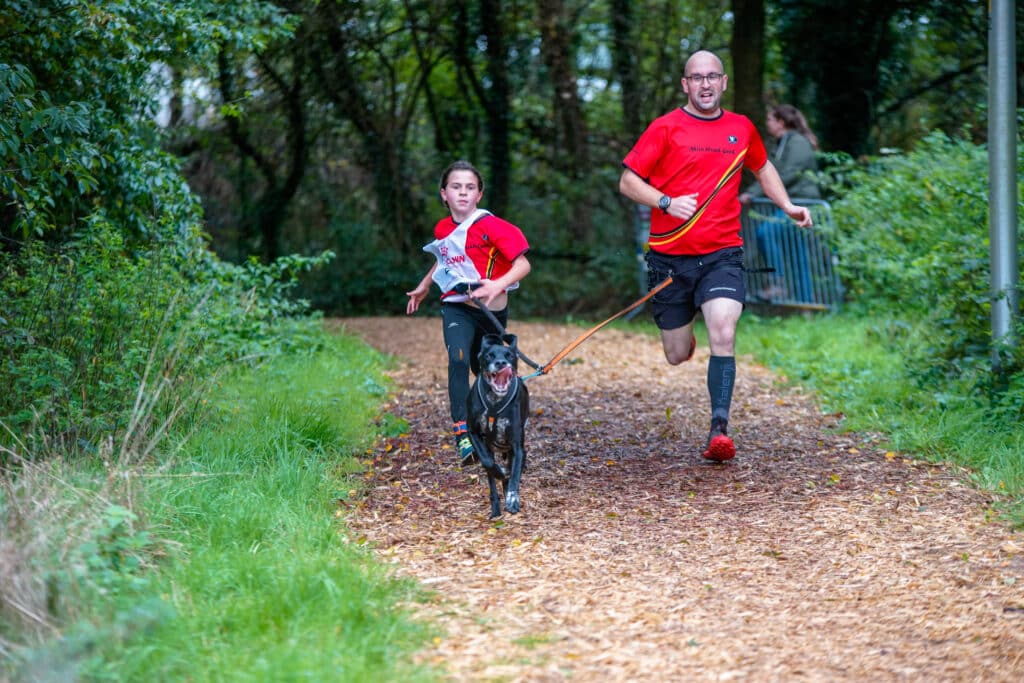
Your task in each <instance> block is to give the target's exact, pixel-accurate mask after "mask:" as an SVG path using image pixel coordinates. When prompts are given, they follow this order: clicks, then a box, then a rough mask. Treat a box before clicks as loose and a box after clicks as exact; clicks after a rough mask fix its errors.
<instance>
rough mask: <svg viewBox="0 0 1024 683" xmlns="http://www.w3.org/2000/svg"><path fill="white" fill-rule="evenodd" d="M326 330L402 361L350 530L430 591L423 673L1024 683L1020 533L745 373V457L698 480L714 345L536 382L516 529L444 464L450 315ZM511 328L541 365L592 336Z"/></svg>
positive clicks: (737, 416)
mask: <svg viewBox="0 0 1024 683" xmlns="http://www.w3.org/2000/svg"><path fill="white" fill-rule="evenodd" d="M330 325H332V326H333V327H334V328H335V329H340V330H344V331H345V332H346V333H348V334H355V335H359V336H361V337H362V338H364V339H365V340H366V341H367V342H368V343H369V344H371V345H372V346H374V347H376V348H378V349H380V350H381V351H384V352H386V353H388V354H393V355H395V357H396V358H397V363H396V367H395V369H394V371H393V372H392V373H391V374H392V376H393V378H394V380H395V383H396V391H395V393H394V394H393V396H392V397H391V398H390V399H389V400H388V402H387V404H386V405H385V406H382V410H383V411H384V412H389V413H392V414H394V415H397V416H399V417H402V418H404V419H405V420H407V421H408V422H409V430H408V433H406V434H403V435H401V436H398V437H395V438H389V439H387V440H385V441H382V442H380V443H378V444H377V445H376V446H375V449H374V452H373V455H372V458H371V460H372V465H371V468H370V470H369V471H368V472H367V474H366V477H367V480H368V489H367V494H366V496H365V497H364V498H363V499H362V500H361V501H360V502H359V503H358V504H357V505H355V506H353V507H352V508H351V509H350V510H349V511H348V513H347V514H346V515H345V519H346V520H347V527H348V532H347V533H349V534H351V537H352V538H353V540H354V541H356V540H358V541H360V542H368V543H370V544H372V546H373V547H374V548H375V549H376V552H377V553H378V554H379V556H380V558H381V559H382V560H384V561H385V562H391V563H393V564H394V567H395V570H396V571H397V572H398V573H399V574H401V575H404V576H408V577H413V578H415V579H416V580H417V581H419V582H420V583H421V584H422V585H423V586H425V587H427V588H429V589H430V590H432V591H433V593H432V595H433V599H432V600H431V601H430V602H428V603H426V604H422V605H417V606H415V609H416V610H417V611H418V613H419V614H420V615H422V616H423V617H424V618H429V619H432V620H435V621H436V623H438V624H440V626H441V627H442V628H443V633H439V634H438V637H437V638H436V639H435V640H434V642H433V645H432V647H431V648H430V649H429V651H426V652H424V653H422V657H423V659H424V660H425V661H429V662H432V663H435V664H438V665H440V666H442V667H443V668H444V669H445V670H446V671H447V672H449V676H450V680H453V681H602V682H605V681H629V682H638V681H733V680H740V681H985V682H990V681H1008V682H1009V681H1021V680H1024V536H1022V535H1021V534H1020V533H1017V532H1014V531H1012V530H1011V529H1009V528H1008V527H1007V526H1006V525H1005V524H1003V523H1002V522H1000V521H999V520H998V519H996V518H995V516H994V514H993V513H992V510H991V507H990V504H991V501H990V500H988V499H987V498H986V496H985V495H984V494H982V493H979V492H978V491H976V490H974V489H973V488H972V487H970V486H969V485H968V484H967V483H966V478H965V474H964V473H963V472H961V471H957V470H956V469H954V468H952V467H948V466H938V465H930V464H926V463H923V462H917V461H914V460H911V459H908V458H905V457H903V456H902V455H901V454H895V453H891V452H886V451H885V450H883V449H882V448H881V447H879V445H878V444H879V441H878V439H877V438H875V437H872V436H870V435H867V436H865V435H852V434H841V433H837V431H836V430H834V429H831V427H834V426H835V422H836V419H837V418H835V417H833V416H826V415H822V414H820V412H819V411H818V410H816V408H815V407H814V404H813V402H812V400H811V398H810V397H808V396H806V395H802V394H801V393H799V392H797V391H794V390H792V389H788V388H783V387H782V386H781V384H780V383H779V382H778V378H777V377H776V376H774V375H773V374H772V373H771V372H769V371H768V370H766V369H765V368H763V367H761V366H758V365H756V364H755V363H754V362H753V361H752V360H751V359H749V358H742V357H741V358H739V359H738V363H737V364H738V372H737V383H736V389H735V394H734V402H733V411H732V420H731V430H730V431H731V434H732V436H733V437H734V439H735V441H736V446H737V451H738V454H737V457H736V458H735V459H734V460H733V461H731V462H729V463H726V464H724V465H718V464H712V463H706V462H704V461H702V459H701V458H700V457H699V451H700V450H701V448H702V447H703V445H704V443H705V439H706V430H707V424H708V397H707V390H706V388H705V376H706V371H707V361H708V351H707V349H706V348H701V347H699V348H698V350H697V354H696V356H695V358H694V360H693V361H692V362H690V363H687V364H684V365H682V366H678V367H675V368H672V367H670V366H668V365H667V363H666V362H665V360H664V357H663V356H662V352H661V346H660V343H659V342H658V340H657V339H655V338H651V337H647V336H642V335H639V334H634V333H630V332H626V331H619V330H612V329H605V330H602V331H601V332H599V333H598V334H597V335H595V336H594V337H592V338H591V339H590V340H588V341H587V342H586V343H584V344H583V345H582V346H581V347H579V348H578V349H577V350H576V351H575V352H574V353H573V355H571V356H570V357H569V358H568V359H567V360H566V361H563V362H562V363H561V364H560V365H558V366H556V368H555V369H554V370H553V371H552V372H551V373H550V374H549V375H546V376H542V377H538V378H535V379H532V380H531V381H530V383H529V388H530V393H531V419H530V423H529V425H528V431H527V455H528V462H529V465H528V469H527V471H526V473H525V475H524V478H523V487H522V496H523V511H522V513H520V514H519V515H505V516H504V517H503V518H501V520H499V521H497V522H493V521H490V520H488V512H489V507H488V503H487V487H486V480H485V479H484V477H483V476H481V473H480V472H478V471H477V468H476V467H473V468H467V469H465V470H463V469H460V468H459V467H457V466H456V465H455V460H456V458H455V454H454V451H453V449H452V446H451V437H450V436H449V421H448V416H447V412H448V411H447V394H446V390H445V386H446V367H445V356H444V350H443V349H444V345H443V342H442V340H441V322H440V319H439V318H433V317H426V316H419V317H396V318H358V319H357V318H351V319H342V320H334V321H331V322H330ZM741 326H742V322H741ZM510 327H511V329H510V331H512V332H514V333H516V334H517V335H518V336H519V340H520V348H521V349H522V350H523V351H524V352H525V353H526V354H527V355H528V356H530V357H531V358H532V359H534V360H536V361H540V362H544V361H546V360H548V359H550V358H551V357H553V356H554V354H555V353H556V352H557V351H559V350H560V349H561V348H562V347H563V346H565V345H566V344H567V343H568V342H570V341H571V340H572V339H574V338H575V337H576V335H577V334H579V333H580V331H581V330H580V329H578V328H573V327H568V326H561V325H550V324H540V323H520V322H517V321H514V322H513V324H512V325H511V326H510ZM740 334H742V327H741V331H740ZM528 370H529V368H527V367H525V366H524V367H523V368H521V371H522V372H524V374H525V372H527V371H528Z"/></svg>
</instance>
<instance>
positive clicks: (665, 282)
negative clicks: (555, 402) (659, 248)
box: [523, 275, 672, 380]
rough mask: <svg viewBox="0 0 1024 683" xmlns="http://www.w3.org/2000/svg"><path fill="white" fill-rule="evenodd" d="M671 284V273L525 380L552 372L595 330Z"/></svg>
mask: <svg viewBox="0 0 1024 683" xmlns="http://www.w3.org/2000/svg"><path fill="white" fill-rule="evenodd" d="M670 284H672V276H671V275H669V276H668V277H667V278H665V279H664V280H662V281H661V282H659V283H658V285H657V286H656V287H654V288H653V289H651V291H649V292H647V294H645V295H644V296H642V297H641V298H639V299H637V300H636V301H634V302H633V303H631V304H630V305H629V306H627V307H626V308H623V309H622V310H621V311H619V312H618V313H616V314H615V315H613V316H612V317H610V318H608V319H607V320H605V321H604V322H602V323H599V324H597V325H595V326H594V327H591V328H590V329H589V330H587V331H586V332H584V333H583V334H581V335H580V336H578V337H576V338H575V339H574V340H572V341H571V342H569V345H568V346H566V347H565V348H564V349H562V350H561V351H559V352H558V353H557V354H555V357H554V358H552V359H551V360H549V361H548V362H547V364H546V365H544V367H542V368H540V369H539V370H537V371H536V372H534V373H533V374H531V375H529V376H527V377H524V378H523V379H524V380H526V379H529V378H531V377H536V376H537V375H546V374H548V372H550V371H551V368H553V367H555V365H557V364H558V363H559V362H560V361H561V360H562V359H563V358H565V357H566V356H568V355H569V354H570V353H572V350H573V349H575V348H576V347H577V346H579V345H580V344H582V343H583V342H585V341H586V340H587V339H588V338H590V336H591V335H593V334H594V333H595V332H597V331H598V330H600V329H601V328H602V327H604V326H605V325H607V324H608V323H610V322H612V321H613V320H615V319H616V318H621V317H622V316H624V315H626V314H627V313H629V312H630V311H632V310H633V309H634V308H636V307H637V306H639V305H640V304H642V303H644V302H645V301H647V300H648V299H650V298H651V297H652V296H654V295H655V294H657V293H658V292H660V291H661V290H663V289H665V288H666V287H668V286H669V285H670Z"/></svg>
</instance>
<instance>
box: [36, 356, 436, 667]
mask: <svg viewBox="0 0 1024 683" xmlns="http://www.w3.org/2000/svg"><path fill="white" fill-rule="evenodd" d="M384 364H385V359H384V358H383V357H382V356H380V355H379V354H376V353H375V352H372V351H371V350H369V349H367V348H366V347H365V346H363V345H362V344H361V343H359V342H356V341H354V340H353V339H351V338H343V337H342V338H331V339H329V340H328V341H327V348H326V349H325V350H323V351H321V352H319V353H317V354H315V355H312V356H303V357H292V358H285V359H280V360H277V361H275V362H273V363H271V364H270V365H268V366H266V367H264V368H262V369H260V370H258V371H255V372H253V371H250V372H247V373H243V374H240V375H238V376H236V377H233V378H230V379H228V380H225V381H224V382H222V383H221V384H220V385H219V386H218V388H217V390H216V392H215V394H214V395H212V396H210V401H211V404H212V405H211V408H212V413H213V416H214V419H213V420H212V421H210V422H209V423H207V424H206V425H205V426H203V427H202V428H200V429H199V430H198V431H196V432H195V433H194V434H193V435H192V436H191V437H190V438H188V439H187V441H185V442H184V443H182V444H181V446H180V448H179V449H178V452H177V453H176V454H175V456H174V461H173V464H172V465H171V466H170V467H164V468H162V469H160V470H150V471H148V472H147V473H146V475H147V476H145V477H144V478H143V481H144V484H143V486H142V490H141V491H139V494H140V499H141V500H142V505H141V506H140V507H141V508H142V510H143V511H144V512H143V516H144V517H145V522H146V525H147V527H148V529H149V532H150V533H151V534H152V536H153V537H154V538H155V539H158V540H157V541H156V542H154V543H153V544H151V545H150V547H149V561H150V562H151V563H152V566H151V568H150V569H149V570H147V571H143V572H138V573H137V574H136V575H134V576H128V575H127V574H126V575H125V576H123V577H121V580H117V581H114V582H112V583H109V584H108V585H107V586H106V588H105V589H104V590H97V591H95V592H94V593H93V594H92V596H91V600H92V604H91V605H90V606H89V609H88V610H86V614H87V617H86V618H84V619H81V620H79V622H78V623H77V624H76V625H75V626H74V627H73V628H71V629H69V631H68V632H67V634H66V636H65V637H64V638H63V639H62V640H59V641H56V642H52V643H50V644H49V645H48V646H47V647H46V648H42V649H40V650H39V651H37V652H36V653H34V656H32V657H31V658H30V659H31V667H33V668H34V670H36V671H42V672H43V674H45V675H46V676H49V677H50V679H52V680H57V679H58V678H63V677H64V676H65V675H69V674H71V673H74V672H77V673H78V674H79V675H80V676H81V677H82V678H85V679H88V680H98V681H102V680H110V681H128V680H159V681H371V680H402V681H418V680H435V679H436V678H437V674H436V672H432V671H430V670H427V669H423V668H420V667H417V666H414V665H413V664H412V659H411V657H412V654H413V653H414V652H415V651H416V650H417V649H419V648H421V647H422V646H423V645H424V644H425V643H426V641H427V640H428V638H430V637H431V636H433V635H434V634H433V632H431V631H430V630H429V629H428V626H427V625H425V624H421V623H417V622H415V621H414V620H413V619H412V618H411V615H410V614H409V613H408V612H407V610H406V609H405V608H401V607H399V606H398V605H400V604H408V603H409V602H410V601H415V600H418V599H420V597H421V594H420V592H419V590H418V588H417V587H416V586H415V585H414V584H412V583H411V582H408V581H401V580H398V579H396V578H395V577H394V576H392V575H390V574H389V573H388V570H387V569H386V568H384V567H383V566H382V565H380V564H379V563H377V562H375V561H374V560H373V559H372V557H371V555H370V554H369V552H368V551H366V550H364V549H363V548H361V547H360V546H357V545H354V544H352V543H348V542H346V540H345V538H344V534H343V527H342V520H339V519H337V518H336V517H335V514H334V513H335V511H336V509H337V503H336V500H337V498H339V497H347V495H348V491H349V490H350V489H352V488H353V487H358V483H357V481H358V480H357V479H355V478H348V477H347V476H346V472H348V473H352V472H358V470H359V468H360V464H359V461H358V456H360V455H361V454H362V453H363V452H364V451H365V450H366V448H367V447H368V445H369V440H368V437H369V436H371V435H370V434H369V433H368V431H367V430H368V429H370V428H372V425H373V424H374V422H375V418H376V416H377V410H378V408H379V406H380V404H381V403H382V402H383V400H384V397H385V392H386V386H385V380H384V378H383V375H382V374H381V373H382V367H383V366H384ZM54 676H56V677H54Z"/></svg>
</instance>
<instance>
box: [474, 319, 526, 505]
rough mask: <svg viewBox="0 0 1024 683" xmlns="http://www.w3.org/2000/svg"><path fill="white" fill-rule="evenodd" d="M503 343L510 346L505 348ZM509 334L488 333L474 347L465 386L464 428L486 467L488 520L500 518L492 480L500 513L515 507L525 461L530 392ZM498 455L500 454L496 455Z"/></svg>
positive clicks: (518, 500) (518, 502)
mask: <svg viewBox="0 0 1024 683" xmlns="http://www.w3.org/2000/svg"><path fill="white" fill-rule="evenodd" d="M506 341H508V342H509V343H510V344H511V346H506V345H505V342H506ZM515 343H516V340H515V335H511V334H506V335H503V336H499V335H496V334H488V335H485V336H484V338H483V342H482V343H481V345H480V355H479V356H478V358H479V360H480V374H479V376H478V377H477V378H476V380H475V381H474V382H473V386H472V387H471V388H470V390H469V399H468V407H469V419H468V420H467V427H468V429H469V438H470V440H471V441H472V442H473V450H474V451H476V455H477V457H478V458H479V460H480V464H481V465H483V468H484V469H485V470H487V485H488V487H489V488H490V493H491V518H492V519H493V518H495V517H500V516H501V498H500V497H499V496H498V486H497V482H498V480H501V488H502V492H503V493H504V494H505V511H506V512H508V513H509V514H513V515H514V514H516V513H517V512H519V510H520V508H521V502H520V499H519V481H520V479H521V478H522V474H523V468H524V467H525V464H526V420H527V417H528V416H529V412H530V394H529V392H527V390H526V383H525V382H523V380H522V379H521V378H520V377H519V372H518V367H519V363H518V357H517V350H516V348H515ZM499 456H500V457H499Z"/></svg>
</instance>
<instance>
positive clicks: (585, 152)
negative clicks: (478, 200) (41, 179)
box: [537, 0, 591, 242]
mask: <svg viewBox="0 0 1024 683" xmlns="http://www.w3.org/2000/svg"><path fill="white" fill-rule="evenodd" d="M537 15H538V24H539V26H540V33H541V48H540V49H541V56H542V57H543V59H544V64H545V66H546V67H547V70H548V78H549V79H550V81H551V87H552V90H553V91H554V98H553V102H552V112H553V114H554V120H555V127H556V136H555V143H554V150H553V151H554V157H555V158H554V160H553V165H554V167H555V168H557V169H559V170H560V171H562V173H563V174H564V175H565V176H566V178H567V179H568V180H569V181H570V186H571V187H582V186H581V184H580V183H578V182H576V181H578V180H580V179H581V178H583V177H584V176H585V174H586V173H588V172H589V170H590V153H589V149H588V147H587V125H586V121H585V119H584V117H583V110H582V107H581V106H580V98H579V92H578V90H577V85H576V81H577V78H576V70H575V68H574V67H573V64H574V63H575V54H574V52H573V50H572V37H573V31H572V28H571V27H572V25H573V21H572V19H571V17H569V16H568V15H567V13H566V7H565V2H564V1H563V0H537ZM578 199H579V201H575V202H574V204H575V205H576V206H577V207H578V209H577V210H575V211H573V212H572V219H571V221H572V222H571V224H570V226H569V227H570V230H571V232H572V235H573V238H574V239H575V240H577V242H579V241H581V240H585V239H586V237H587V235H588V234H589V233H590V221H591V212H590V208H589V207H590V206H591V204H590V202H588V201H585V200H584V198H583V197H580V198H578Z"/></svg>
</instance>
